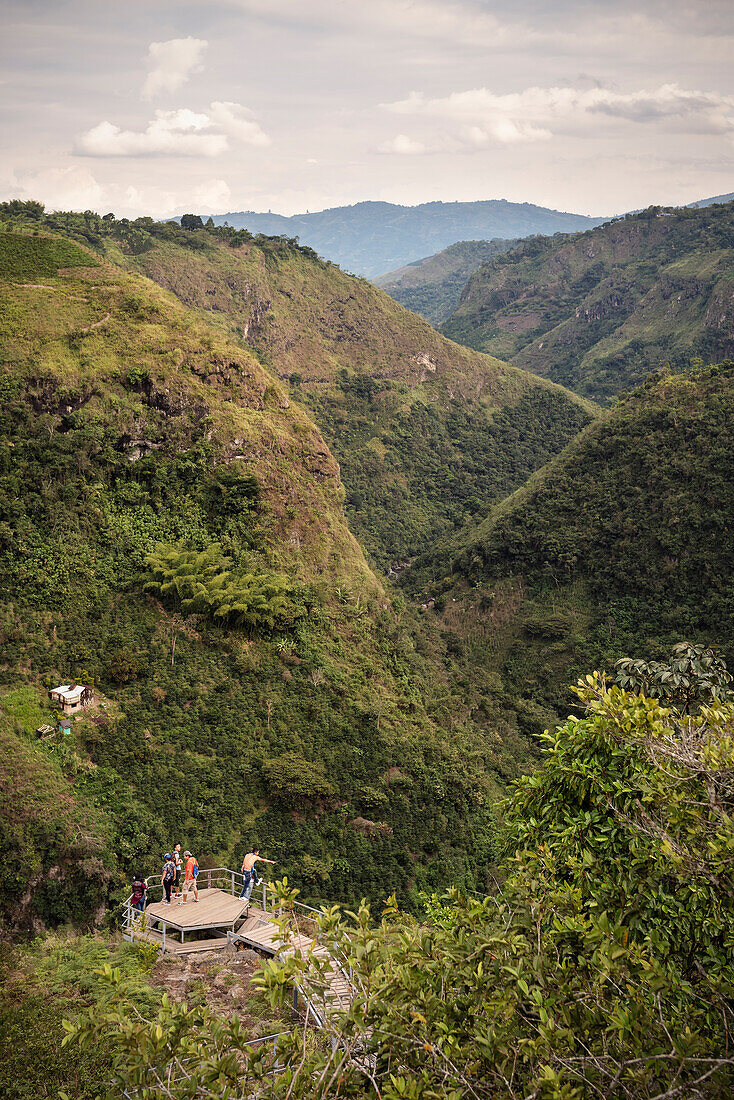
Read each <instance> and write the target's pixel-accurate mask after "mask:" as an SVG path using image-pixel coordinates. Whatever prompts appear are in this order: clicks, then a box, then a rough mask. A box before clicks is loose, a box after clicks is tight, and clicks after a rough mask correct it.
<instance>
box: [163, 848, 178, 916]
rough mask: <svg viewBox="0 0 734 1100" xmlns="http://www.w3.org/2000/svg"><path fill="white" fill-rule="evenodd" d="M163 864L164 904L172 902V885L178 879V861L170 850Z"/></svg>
mask: <svg viewBox="0 0 734 1100" xmlns="http://www.w3.org/2000/svg"><path fill="white" fill-rule="evenodd" d="M163 858H164V861H165V862H164V864H163V874H162V875H161V886H162V887H163V891H164V893H165V897H164V899H163V904H164V905H170V904H171V887H172V886H173V883H174V882H175V879H176V862H175V860H174V859H173V856H172V855H171V853H170V852H166V854H165V856H164V857H163Z"/></svg>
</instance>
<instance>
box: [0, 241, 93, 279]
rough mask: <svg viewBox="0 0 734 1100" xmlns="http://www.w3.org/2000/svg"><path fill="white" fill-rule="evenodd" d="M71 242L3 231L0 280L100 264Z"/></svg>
mask: <svg viewBox="0 0 734 1100" xmlns="http://www.w3.org/2000/svg"><path fill="white" fill-rule="evenodd" d="M98 266H99V264H98V262H97V260H95V259H94V258H93V257H92V256H90V255H89V254H88V253H87V252H82V250H81V249H80V248H77V247H76V245H74V244H72V243H71V241H60V240H54V239H53V238H47V237H26V236H20V235H18V234H10V233H0V279H8V280H10V281H11V282H21V280H30V279H44V278H50V277H52V276H54V275H56V274H57V273H58V269H59V268H60V267H98Z"/></svg>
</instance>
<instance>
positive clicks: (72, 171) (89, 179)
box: [3, 167, 105, 210]
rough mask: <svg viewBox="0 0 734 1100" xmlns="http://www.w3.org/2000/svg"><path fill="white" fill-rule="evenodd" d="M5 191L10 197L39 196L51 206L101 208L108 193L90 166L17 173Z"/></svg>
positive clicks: (54, 207)
mask: <svg viewBox="0 0 734 1100" xmlns="http://www.w3.org/2000/svg"><path fill="white" fill-rule="evenodd" d="M3 192H4V193H5V194H6V195H7V197H8V198H17V199H37V200H39V201H40V202H43V203H45V204H46V206H47V207H48V208H49V210H100V208H101V207H102V206H104V199H105V193H104V190H103V188H102V187H100V185H99V183H98V182H97V180H96V179H95V178H94V176H93V175H92V173H91V172H89V171H88V170H87V169H86V168H80V167H72V168H47V169H44V170H43V171H41V172H27V173H19V174H17V175H16V174H13V176H12V178H11V179H9V180H8V182H7V184H6V185H4V186H3Z"/></svg>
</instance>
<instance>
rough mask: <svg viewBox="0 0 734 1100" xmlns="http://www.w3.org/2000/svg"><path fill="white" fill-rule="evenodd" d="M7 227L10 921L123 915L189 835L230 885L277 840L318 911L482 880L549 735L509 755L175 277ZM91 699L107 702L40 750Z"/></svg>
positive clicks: (303, 430)
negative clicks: (64, 687) (527, 752)
mask: <svg viewBox="0 0 734 1100" xmlns="http://www.w3.org/2000/svg"><path fill="white" fill-rule="evenodd" d="M0 213H2V214H3V215H5V217H6V219H9V220H6V222H5V224H3V225H2V229H1V230H0V361H1V363H2V366H1V367H0V392H1V393H2V403H1V405H0V592H1V593H2V597H1V603H0V630H1V631H2V644H3V662H2V668H1V669H0V740H1V741H2V752H1V753H0V756H1V758H2V763H1V764H0V806H1V808H2V813H0V844H2V847H3V852H4V860H5V873H4V875H3V879H2V884H0V917H2V918H3V919H7V920H9V921H10V922H11V923H15V924H21V925H27V926H31V925H32V924H33V923H34V922H38V921H41V922H43V923H44V924H45V925H47V926H49V925H55V924H59V923H63V922H65V921H75V922H80V923H87V922H90V921H93V920H95V919H98V918H99V917H100V914H102V913H103V907H104V905H105V904H108V905H109V904H111V903H112V902H114V901H115V899H117V900H118V901H119V900H121V898H122V896H123V893H122V891H123V890H124V888H125V886H126V884H127V883H128V882H129V875H130V874H131V873H132V872H133V871H134V870H137V869H141V870H144V871H146V872H147V873H151V872H152V871H154V869H155V868H156V867H158V866H160V857H161V853H162V852H163V851H165V849H166V848H167V847H169V846H170V844H171V843H172V842H173V840H174V839H175V838H179V837H180V838H182V839H183V840H184V843H185V844H188V846H189V847H190V848H191V849H192V850H194V851H196V852H197V854H198V856H199V858H200V859H201V860H202V864H203V865H204V866H206V865H209V866H213V865H214V866H215V865H217V864H222V863H224V864H227V865H231V866H235V865H236V861H237V860H238V859H240V858H241V856H242V853H243V852H244V851H246V850H247V849H248V847H250V846H251V845H252V844H253V843H256V842H258V841H259V842H260V843H261V845H262V846H263V848H264V849H267V854H268V856H269V857H270V858H272V859H274V860H276V862H277V868H278V874H281V875H282V874H283V873H286V874H288V875H289V876H290V878H291V881H292V882H294V883H295V884H297V885H298V886H299V888H301V889H302V890H303V891H304V892H305V894H306V895H307V896H308V895H310V896H313V897H323V896H327V897H331V898H340V899H342V900H344V901H354V900H355V899H359V898H360V897H361V896H362V895H371V896H373V897H374V898H375V899H377V898H381V897H383V896H384V889H385V887H384V883H385V882H386V881H387V882H389V884H390V889H391V890H392V889H394V888H395V889H397V890H398V892H399V894H400V895H401V896H402V897H403V899H404V902H405V903H406V904H411V898H414V897H415V892H416V891H417V890H419V889H420V888H421V887H422V886H431V884H436V885H437V884H438V882H439V881H442V880H444V879H445V878H446V877H450V878H451V879H452V880H453V881H457V882H462V881H463V882H465V883H466V884H467V885H471V884H472V883H474V884H477V885H478V884H479V883H480V882H481V879H482V874H483V872H482V871H481V868H480V864H481V863H482V862H483V855H482V853H486V851H487V846H488V845H490V844H491V836H492V834H491V815H490V813H489V811H488V810H487V809H486V806H487V805H488V803H489V798H488V796H489V795H490V793H491V791H492V790H493V789H497V776H498V774H499V770H500V769H503V768H504V769H509V772H508V773H509V774H512V772H513V771H515V770H516V768H517V759H518V757H520V756H521V755H522V751H523V749H522V739H516V741H515V744H514V746H513V748H512V750H511V751H508V748H507V746H497V745H493V746H489V745H486V746H485V742H484V738H480V737H479V736H478V734H477V726H476V724H475V723H473V722H472V720H471V719H470V717H469V714H468V712H467V711H466V710H465V709H462V707H461V700H460V697H459V695H458V694H457V691H458V689H457V688H455V687H452V686H451V683H450V682H449V680H448V677H447V673H446V670H445V668H444V666H443V665H442V664H441V661H440V658H437V659H435V660H432V659H429V657H428V656H426V655H425V654H427V653H429V652H430V642H428V643H427V648H426V647H425V646H424V655H420V654H418V653H417V652H416V650H415V647H414V643H413V640H412V637H411V633H410V626H409V623H407V622H406V620H405V617H404V615H403V613H402V611H401V608H400V605H401V603H402V600H401V599H400V598H398V599H397V600H396V602H395V604H394V605H393V603H392V602H391V601H390V599H389V598H388V596H387V595H386V594H385V592H384V591H383V589H382V588H381V586H380V584H379V582H378V581H377V579H376V578H375V576H374V574H373V573H372V572H371V571H370V569H369V567H368V565H367V563H366V561H365V559H364V557H363V554H362V551H361V549H360V547H359V546H358V544H357V543H356V541H355V540H354V538H353V537H352V535H351V533H350V531H349V529H348V527H347V524H346V521H345V518H344V515H343V512H342V505H341V501H342V499H343V490H342V488H341V483H340V479H339V468H338V465H337V463H336V461H335V459H334V458H333V456H332V454H331V453H330V451H329V449H328V447H327V446H326V444H325V443H324V440H323V438H322V436H321V435H320V433H319V431H318V429H317V428H316V426H315V425H314V423H313V421H312V420H311V419H310V418H309V416H308V415H307V413H306V412H305V411H304V410H303V409H302V408H301V407H300V406H299V405H298V404H297V403H295V402H293V401H292V400H291V399H290V398H289V396H288V394H287V393H286V391H285V390H284V388H283V386H282V385H281V383H280V382H279V381H278V380H277V379H276V378H275V377H274V376H272V375H271V374H270V373H269V372H268V371H267V369H265V368H264V367H263V366H262V365H261V364H260V363H259V362H258V361H257V359H256V357H255V356H254V355H253V354H252V353H251V352H250V351H248V350H247V349H246V348H244V347H243V346H241V345H237V344H234V343H233V342H231V341H230V340H229V339H228V338H226V337H225V336H224V335H223V334H222V333H220V332H218V331H216V330H215V329H214V328H212V327H211V326H210V325H207V324H206V323H204V322H203V321H202V320H201V319H200V318H199V317H197V316H195V315H194V314H192V313H191V312H190V311H187V310H186V309H185V308H184V307H183V306H182V305H181V304H180V303H179V302H178V301H177V300H176V299H175V298H174V296H173V295H171V294H169V293H168V292H166V291H164V290H163V289H161V288H160V287H158V286H157V285H156V284H155V283H152V282H151V281H150V280H148V279H145V278H143V277H142V276H140V275H137V274H131V273H125V272H124V271H122V270H121V269H120V268H119V267H116V266H114V265H112V264H111V263H109V262H107V261H106V260H104V259H103V258H101V256H100V255H95V254H94V253H92V252H90V251H89V250H88V249H83V248H82V247H79V246H77V245H76V244H74V243H72V242H71V241H69V240H68V239H67V240H63V239H58V238H53V237H48V236H45V235H44V229H43V228H40V227H41V226H43V225H44V223H43V222H42V220H41V215H40V214H39V215H38V218H37V219H35V221H34V220H33V219H31V222H30V223H29V224H28V225H26V224H25V222H24V218H25V217H26V215H27V214H28V210H27V209H26V208H23V210H22V211H21V212H20V214H19V213H18V210H17V208H16V207H15V206H13V207H11V208H10V209H8V207H7V206H6V207H4V208H0ZM31 213H33V211H32V210H31ZM21 222H22V223H23V224H19V223H21ZM34 224H35V229H33V228H32V226H33V225H34ZM79 224H80V225H84V224H85V223H84V217H83V216H80V221H79ZM95 224H96V223H95ZM8 226H9V228H8ZM16 229H20V230H22V231H16ZM70 680H73V681H77V682H80V683H86V684H88V683H90V682H92V683H93V684H94V685H95V687H96V691H97V693H98V698H100V699H101V701H102V702H103V703H104V707H103V708H100V709H99V710H98V711H97V712H96V713H94V714H93V715H92V716H91V717H87V718H85V719H84V720H82V721H80V722H74V723H73V730H72V733H71V734H70V735H69V738H68V739H67V738H61V739H56V740H54V739H53V738H51V739H50V740H47V741H39V740H38V739H37V737H36V732H35V731H36V728H37V727H40V726H41V725H43V724H44V723H48V722H51V723H53V721H54V719H53V716H52V713H51V709H50V707H49V701H48V696H47V691H46V689H47V688H48V687H50V686H53V684H54V683H64V682H69V681H70ZM447 715H450V716H451V721H450V723H449V720H448V718H447ZM444 729H445V731H446V732H444ZM477 875H479V877H477Z"/></svg>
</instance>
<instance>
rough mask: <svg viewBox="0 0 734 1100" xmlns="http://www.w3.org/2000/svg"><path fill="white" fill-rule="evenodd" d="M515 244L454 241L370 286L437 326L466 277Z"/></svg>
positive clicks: (498, 240) (453, 303)
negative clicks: (375, 287) (439, 250)
mask: <svg viewBox="0 0 734 1100" xmlns="http://www.w3.org/2000/svg"><path fill="white" fill-rule="evenodd" d="M517 244H518V242H517V241H516V240H515V241H513V240H503V239H502V238H500V237H496V238H495V239H494V240H492V241H457V242H456V244H452V245H450V246H449V247H448V248H444V249H443V251H442V252H437V253H436V254H435V255H434V256H426V258H425V259H423V260H414V261H413V263H411V264H407V265H406V267H401V268H398V270H397V271H388V273H387V274H386V275H378V276H377V278H374V279H373V280H372V282H373V283H374V284H375V286H378V287H379V288H380V290H384V291H385V293H386V294H389V295H390V297H391V298H394V299H395V301H396V302H400V305H401V306H405V308H406V309H411V310H412V311H413V313H420V315H421V317H425V318H426V320H427V321H430V322H431V324H432V325H440V324H441V322H442V321H445V320H446V319H447V318H448V317H450V316H451V314H452V313H453V311H454V310H455V309H456V307H457V305H458V304H459V298H460V297H461V292H462V290H463V289H464V287H465V286H466V282H467V279H468V278H469V276H470V275H473V274H474V272H475V271H476V270H477V269H478V268H480V267H481V266H482V264H485V263H487V261H488V260H491V259H493V258H494V257H495V256H499V255H500V254H501V253H503V252H507V251H509V249H511V248H514V247H515V246H516V245H517Z"/></svg>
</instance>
